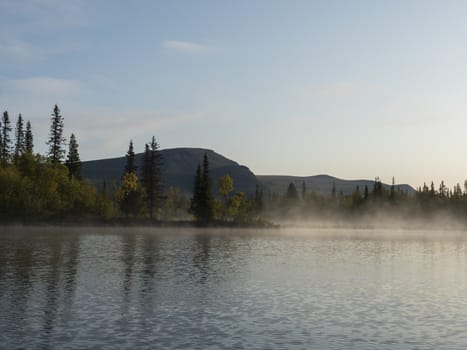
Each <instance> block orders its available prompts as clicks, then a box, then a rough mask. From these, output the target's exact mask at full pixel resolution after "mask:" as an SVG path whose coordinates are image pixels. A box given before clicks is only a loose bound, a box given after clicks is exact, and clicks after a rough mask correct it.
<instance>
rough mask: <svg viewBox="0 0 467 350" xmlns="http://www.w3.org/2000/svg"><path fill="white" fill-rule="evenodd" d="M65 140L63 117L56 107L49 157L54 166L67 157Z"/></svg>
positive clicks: (48, 143)
mask: <svg viewBox="0 0 467 350" xmlns="http://www.w3.org/2000/svg"><path fill="white" fill-rule="evenodd" d="M64 144H65V138H64V137H63V117H62V115H61V114H60V109H59V108H58V106H57V105H55V107H54V110H53V113H52V118H51V125H50V133H49V140H48V141H47V145H48V146H49V153H48V157H49V160H50V162H52V164H57V163H61V162H62V161H63V157H64V156H65V149H64Z"/></svg>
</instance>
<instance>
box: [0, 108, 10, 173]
mask: <svg viewBox="0 0 467 350" xmlns="http://www.w3.org/2000/svg"><path fill="white" fill-rule="evenodd" d="M1 131H2V145H1V154H0V159H1V163H2V164H6V163H8V160H9V159H10V152H11V138H10V132H11V123H10V117H9V116H8V112H7V111H5V112H3V117H2V130H1Z"/></svg>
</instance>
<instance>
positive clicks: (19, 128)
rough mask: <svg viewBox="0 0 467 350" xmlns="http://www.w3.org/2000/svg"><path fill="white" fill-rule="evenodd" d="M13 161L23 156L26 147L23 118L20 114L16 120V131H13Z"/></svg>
mask: <svg viewBox="0 0 467 350" xmlns="http://www.w3.org/2000/svg"><path fill="white" fill-rule="evenodd" d="M15 138H16V143H15V160H18V158H19V157H20V156H21V155H23V154H24V152H25V150H26V147H25V133H24V123H23V117H22V116H21V113H20V114H19V115H18V120H17V122H16V129H15Z"/></svg>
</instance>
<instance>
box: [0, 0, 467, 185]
mask: <svg viewBox="0 0 467 350" xmlns="http://www.w3.org/2000/svg"><path fill="white" fill-rule="evenodd" d="M466 14H467V2H466V1H429V0H423V1H410V0H403V1H359V0H352V1H332V0H324V1H313V0H304V1H300V0H280V1H279V0H277V1H273V0H268V1H266V0H264V1H262V0H247V1H244V0H236V1H227V0H226V1H222V0H221V1H219V0H212V1H207V0H206V1H204V0H199V1H191V0H186V1H178V0H170V1H169V0H167V1H157V0H135V1H116V0H67V1H62V0H22V1H18V0H0V108H2V110H7V111H8V112H9V115H10V118H11V119H12V120H13V122H15V121H16V118H17V116H18V114H19V113H21V114H22V116H23V118H24V119H26V120H30V121H31V124H32V128H33V132H34V136H35V150H36V151H38V152H41V153H44V152H46V150H47V147H46V144H45V142H46V139H47V136H48V133H49V127H50V114H51V112H52V110H53V107H54V105H55V104H57V105H58V106H59V108H60V109H61V111H62V115H63V117H64V123H65V136H66V137H67V138H69V135H70V134H71V133H74V134H75V135H76V137H77V140H78V143H79V145H80V148H79V150H80V155H81V159H82V160H91V159H101V158H109V157H118V156H123V155H124V154H125V153H126V151H127V149H128V143H129V141H130V139H132V140H133V142H134V144H135V148H136V150H137V151H141V152H142V151H143V150H144V144H145V143H146V142H149V141H150V139H151V137H152V136H153V135H154V136H155V137H156V139H157V141H158V142H159V144H160V146H161V148H162V149H165V148H173V147H202V148H208V149H213V150H215V151H217V152H219V153H221V154H223V155H224V156H226V157H228V158H231V159H233V160H235V161H237V162H239V163H240V164H243V165H246V166H248V167H249V168H250V169H251V170H252V171H253V172H254V173H255V174H260V175H270V174H284V175H298V176H309V175H317V174H329V175H332V176H336V177H339V178H344V179H373V178H375V177H376V176H379V177H380V178H381V179H382V180H383V182H388V183H389V182H391V179H392V177H394V178H395V180H396V182H397V183H409V184H411V185H412V186H421V185H423V183H424V182H426V183H427V184H429V183H430V182H431V181H432V180H433V181H434V182H435V184H436V186H438V184H439V183H440V181H442V180H444V181H445V183H446V184H447V185H449V186H453V185H455V184H456V183H460V184H461V185H463V183H464V180H465V179H467V137H466V135H467V21H466V20H465V19H466Z"/></svg>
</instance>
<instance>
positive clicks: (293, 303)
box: [0, 228, 467, 350]
mask: <svg viewBox="0 0 467 350" xmlns="http://www.w3.org/2000/svg"><path fill="white" fill-rule="evenodd" d="M0 233H1V234H0V348H4V349H20V348H24V349H36V348H40V349H47V348H51V349H64V348H71V349H89V348H100V349H120V348H157V349H378V350H380V349H404V350H405V349H466V348H467V288H466V287H467V232H466V233H463V232H452V231H450V232H447V233H443V232H430V233H426V232H419V231H418V232H417V231H410V232H409V231H407V232H403V231H402V232H401V231H397V232H391V231H384V232H382V231H350V230H305V229H296V230H291V231H289V232H280V231H267V230H259V231H256V232H255V231H233V230H221V231H210V230H196V231H191V232H179V231H177V230H165V231H164V230H151V229H125V230H118V229H117V230H116V229H107V228H106V229H102V228H88V229H80V230H77V229H70V228H64V229H53V230H51V229H48V230H47V229H15V230H13V229H5V228H1V229H0ZM427 235H428V236H427ZM464 236H465V238H464Z"/></svg>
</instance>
